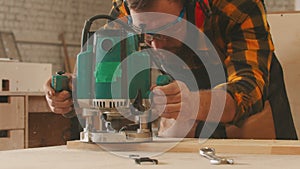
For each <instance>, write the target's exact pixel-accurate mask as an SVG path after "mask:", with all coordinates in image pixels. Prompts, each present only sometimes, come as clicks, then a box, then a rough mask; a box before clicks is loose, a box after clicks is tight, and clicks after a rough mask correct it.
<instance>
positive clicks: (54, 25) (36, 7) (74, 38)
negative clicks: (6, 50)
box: [0, 0, 295, 72]
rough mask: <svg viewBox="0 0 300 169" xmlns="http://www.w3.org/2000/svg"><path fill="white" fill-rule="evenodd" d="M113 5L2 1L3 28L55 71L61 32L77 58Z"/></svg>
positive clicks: (280, 0)
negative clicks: (88, 25)
mask: <svg viewBox="0 0 300 169" xmlns="http://www.w3.org/2000/svg"><path fill="white" fill-rule="evenodd" d="M265 3H266V6H267V9H268V11H269V12H273V11H286V10H293V9H294V7H295V4H294V3H295V0H265ZM110 7H111V0H0V31H12V32H13V33H14V34H15V37H16V42H17V46H18V48H19V50H20V53H21V57H22V60H23V61H24V62H35V63H52V64H53V72H55V71H57V70H63V68H64V67H63V63H64V62H63V57H64V53H63V47H62V45H61V41H59V39H58V36H59V34H60V33H62V32H64V33H65V38H66V43H67V46H68V47H67V49H68V53H69V56H70V57H76V55H77V53H78V52H79V51H80V39H81V37H80V36H81V30H82V27H83V24H84V21H85V20H86V19H88V18H89V17H91V16H93V15H96V14H100V13H101V14H103V13H104V14H106V13H108V11H109V10H110ZM101 24H103V23H97V24H95V26H96V27H97V26H99V25H101ZM0 57H1V56H0Z"/></svg>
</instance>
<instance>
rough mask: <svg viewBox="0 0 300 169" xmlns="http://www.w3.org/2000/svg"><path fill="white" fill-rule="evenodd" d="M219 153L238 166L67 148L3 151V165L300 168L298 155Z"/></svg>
mask: <svg viewBox="0 0 300 169" xmlns="http://www.w3.org/2000/svg"><path fill="white" fill-rule="evenodd" d="M217 154H218V155H220V156H223V157H227V158H232V159H234V161H235V164H234V165H211V164H210V163H209V161H208V160H207V159H205V158H203V157H201V156H200V155H199V154H198V153H172V152H168V153H163V154H160V155H157V156H154V157H153V156H152V157H151V158H155V159H157V160H158V165H155V166H153V165H149V163H148V165H147V164H144V165H137V164H135V162H134V160H133V159H129V158H128V157H127V158H124V157H120V156H118V155H116V154H111V153H109V152H104V151H86V150H74V149H66V147H65V146H59V147H47V148H34V149H25V150H14V151H0V163H1V168H3V169H41V168H42V169H67V168H70V169H84V168H86V169H282V168H288V169H298V168H299V166H300V156H299V155H267V154H264V155H251V154H221V153H217ZM140 155H141V154H140Z"/></svg>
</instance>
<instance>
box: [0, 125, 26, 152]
mask: <svg viewBox="0 0 300 169" xmlns="http://www.w3.org/2000/svg"><path fill="white" fill-rule="evenodd" d="M22 148H24V130H7V136H5V137H4V136H2V137H0V150H12V149H22Z"/></svg>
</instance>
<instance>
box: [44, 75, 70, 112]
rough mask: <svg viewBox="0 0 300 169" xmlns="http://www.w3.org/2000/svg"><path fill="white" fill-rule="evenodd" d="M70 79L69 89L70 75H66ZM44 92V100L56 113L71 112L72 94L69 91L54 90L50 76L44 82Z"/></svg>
mask: <svg viewBox="0 0 300 169" xmlns="http://www.w3.org/2000/svg"><path fill="white" fill-rule="evenodd" d="M67 76H68V77H69V79H70V83H69V87H70V89H71V86H72V82H71V79H72V78H71V76H70V75H69V74H68V75H67ZM44 92H45V94H46V100H47V102H48V105H49V107H50V109H51V111H53V112H54V113H56V114H62V115H64V114H66V113H69V112H71V111H72V110H73V109H74V107H73V100H72V95H71V93H70V92H69V91H65V90H64V91H62V92H55V90H54V89H53V88H52V87H51V78H49V79H48V81H47V82H46V83H45V84H44Z"/></svg>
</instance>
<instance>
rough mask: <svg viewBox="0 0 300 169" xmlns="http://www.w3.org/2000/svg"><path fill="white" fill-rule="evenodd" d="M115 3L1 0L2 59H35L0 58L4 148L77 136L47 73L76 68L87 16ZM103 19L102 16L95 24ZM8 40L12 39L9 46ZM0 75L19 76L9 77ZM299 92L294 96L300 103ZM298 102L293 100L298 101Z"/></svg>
mask: <svg viewBox="0 0 300 169" xmlns="http://www.w3.org/2000/svg"><path fill="white" fill-rule="evenodd" d="M265 3H266V7H267V10H268V12H269V13H276V12H283V11H295V10H300V0H265ZM110 9H111V0H0V59H3V58H10V57H11V58H12V59H13V60H19V61H21V62H22V63H32V65H27V66H26V65H22V66H23V67H22V66H21V65H18V63H17V62H13V63H15V64H17V65H18V66H21V67H22V69H24V70H25V71H23V72H22V71H20V70H16V69H15V67H12V66H9V65H10V64H13V63H12V62H10V61H9V62H7V60H5V59H4V62H0V87H1V88H0V143H1V144H0V150H5V149H17V148H30V147H40V146H50V145H60V144H65V143H66V141H67V140H69V139H72V138H75V137H74V136H72V134H74V132H75V133H76V131H71V130H72V129H74V128H75V129H76V126H74V125H76V119H66V118H64V117H62V116H61V115H55V114H54V113H51V111H50V110H49V107H48V106H47V104H46V101H45V97H44V94H43V92H42V84H43V82H44V80H43V78H48V77H50V75H51V74H54V73H55V72H56V71H59V70H65V67H66V66H70V67H71V71H72V68H73V67H74V63H75V60H76V55H77V54H78V53H79V51H80V41H81V31H82V28H83V25H84V22H85V20H87V19H89V18H90V17H92V16H94V15H97V14H108V13H109V11H110ZM104 23H105V21H102V22H98V21H97V22H96V23H95V24H93V27H92V29H97V28H99V27H101V25H103V24H104ZM8 40H9V45H7V46H5V45H6V43H7V42H8ZM282 42H283V41H282ZM283 43H284V42H283ZM66 58H68V62H66V60H65V59H66ZM66 63H68V64H69V65H67V64H66ZM295 67H297V66H295ZM297 68H298V67H297ZM28 70H37V71H38V70H42V71H44V70H46V71H45V72H37V71H35V72H34V71H33V73H32V72H30V71H28ZM10 71H11V72H10ZM14 71H16V72H17V73H15V72H14ZM20 72H22V73H20ZM294 72H295V71H294ZM1 76H13V78H16V79H12V80H11V82H9V80H8V78H3V77H1ZM42 77H43V78H42ZM24 79H25V80H26V81H22V80H24ZM33 79H35V80H36V79H37V80H39V83H34V82H33ZM22 83H24V84H25V83H26V84H25V85H24V84H22ZM292 83H293V84H298V83H295V82H294V81H293V82H292ZM14 85H16V86H17V87H14ZM18 85H19V86H18ZM34 85H37V87H36V86H34ZM23 87H24V88H23ZM10 89H12V90H10ZM36 89H38V90H37V91H38V92H36ZM20 91H22V92H20ZM24 91H27V92H24ZM28 91H29V92H28ZM294 93H295V92H294ZM295 97H296V98H292V97H291V98H292V99H290V100H292V102H293V101H294V102H296V100H297V103H298V100H299V99H297V96H295ZM292 102H291V103H292ZM297 103H293V105H297V106H298V104H297ZM297 108H298V109H300V107H299V106H298V107H297ZM8 112H9V113H8ZM295 117H296V118H297V117H299V118H300V115H297V114H296V115H295ZM295 117H294V118H295ZM74 120H75V121H74ZM77 127H78V126H77Z"/></svg>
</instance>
